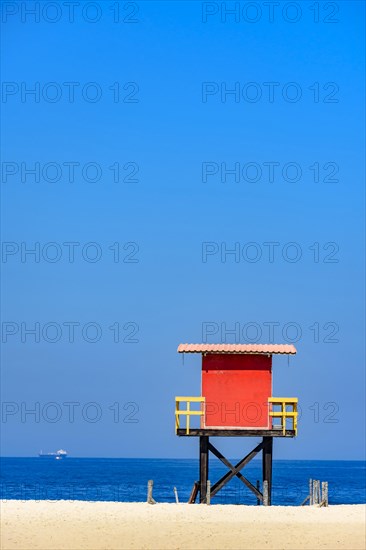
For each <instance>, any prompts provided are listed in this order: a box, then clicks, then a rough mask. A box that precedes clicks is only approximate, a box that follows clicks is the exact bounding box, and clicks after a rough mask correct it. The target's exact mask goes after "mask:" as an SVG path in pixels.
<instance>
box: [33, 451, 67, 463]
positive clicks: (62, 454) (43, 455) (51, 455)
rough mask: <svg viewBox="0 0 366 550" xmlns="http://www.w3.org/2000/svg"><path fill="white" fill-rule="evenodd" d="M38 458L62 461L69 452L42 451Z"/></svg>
mask: <svg viewBox="0 0 366 550" xmlns="http://www.w3.org/2000/svg"><path fill="white" fill-rule="evenodd" d="M38 456H39V457H40V458H54V459H55V460H61V459H62V458H66V457H67V451H64V450H63V449H59V450H58V451H56V452H55V453H44V452H43V451H40V452H39V453H38Z"/></svg>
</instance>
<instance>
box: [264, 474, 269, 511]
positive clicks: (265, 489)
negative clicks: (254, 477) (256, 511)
mask: <svg viewBox="0 0 366 550" xmlns="http://www.w3.org/2000/svg"><path fill="white" fill-rule="evenodd" d="M269 504H270V502H269V490H268V481H267V480H266V479H265V480H264V481H263V506H269Z"/></svg>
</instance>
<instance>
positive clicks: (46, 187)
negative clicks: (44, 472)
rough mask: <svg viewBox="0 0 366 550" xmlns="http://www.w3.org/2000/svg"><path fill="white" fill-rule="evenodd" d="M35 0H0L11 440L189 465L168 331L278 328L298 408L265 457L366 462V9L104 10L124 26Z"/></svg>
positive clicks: (197, 335)
mask: <svg viewBox="0 0 366 550" xmlns="http://www.w3.org/2000/svg"><path fill="white" fill-rule="evenodd" d="M5 4H6V5H7V7H6V8H5V7H4V5H5ZM30 4H32V5H33V4H35V3H34V2H33V3H32V2H31V3H28V4H27V7H29V5H30ZM46 4H50V3H47V2H41V3H40V5H41V6H43V11H40V13H39V16H38V15H36V16H32V15H30V14H27V13H26V12H25V11H24V10H25V8H24V3H23V2H18V3H17V2H7V3H3V6H2V9H3V25H2V26H3V38H2V40H3V44H2V45H3V48H2V51H3V59H2V80H3V89H2V92H3V94H2V112H3V117H2V118H3V125H2V132H3V138H4V136H6V141H4V140H3V147H2V161H3V165H2V170H3V171H2V197H3V201H2V208H3V210H2V214H3V216H2V218H3V225H2V235H3V237H2V238H3V242H4V243H3V254H2V262H3V263H2V268H3V274H4V275H3V315H2V317H3V324H2V329H3V346H2V347H3V361H2V364H3V368H2V382H3V385H2V388H3V389H2V399H3V411H2V412H3V415H2V427H3V430H2V442H1V443H2V445H1V446H2V449H1V451H2V454H3V455H8V456H18V455H19V456H33V455H34V454H35V453H37V452H38V450H39V449H45V450H46V449H49V450H52V449H56V448H59V447H63V448H66V449H68V451H69V452H70V454H71V455H73V456H111V457H113V456H115V457H119V456H121V457H123V456H125V457H133V456H154V457H184V456H187V457H194V456H197V448H196V447H197V441H195V440H194V441H188V440H180V439H178V438H176V437H175V435H174V418H173V409H174V396H175V395H198V394H199V391H200V372H199V371H200V358H199V357H198V356H197V357H196V356H193V357H186V359H185V363H184V365H182V358H181V357H180V356H178V354H177V353H176V347H177V345H178V344H179V343H180V342H200V341H202V339H203V337H204V336H205V334H203V331H204V330H205V328H204V327H205V326H206V325H205V323H212V326H213V327H215V331H216V333H215V334H214V335H212V336H210V337H209V338H208V341H210V342H219V341H225V340H226V341H227V342H230V341H234V340H233V336H231V337H230V336H229V335H226V334H225V327H226V329H230V328H232V327H234V326H236V329H237V331H239V335H236V337H237V338H238V339H239V340H240V341H241V342H245V341H248V339H249V340H250V339H252V341H259V342H268V341H269V337H270V334H269V332H268V330H269V328H268V326H269V323H275V325H272V326H273V327H274V328H273V330H274V335H273V337H274V340H273V341H275V342H276V343H290V342H291V341H293V340H298V341H296V342H295V345H296V347H297V349H298V355H297V356H296V357H294V358H291V360H290V363H289V365H288V363H287V359H285V358H275V359H274V395H278V396H282V395H294V396H298V397H299V400H300V404H301V407H302V417H301V419H300V424H299V436H298V438H297V439H296V440H294V441H279V442H278V444H277V445H276V449H275V453H276V454H275V457H277V458H309V459H311V458H314V459H316V458H318V459H332V458H334V459H337V458H339V459H341V458H353V459H360V458H363V457H364V448H363V447H362V441H361V434H362V433H363V431H362V430H364V416H365V415H364V413H365V411H364V387H365V379H364V305H363V304H364V286H363V280H364V240H363V229H364V146H365V143H364V115H365V113H364V93H365V90H364V74H365V71H364V32H365V31H364V24H363V21H364V15H365V14H364V4H363V2H352V1H347V2H337V3H335V6H336V8H338V10H335V13H331V9H330V7H329V3H328V4H327V3H326V2H320V3H319V13H318V14H317V13H315V12H314V8H311V7H312V6H314V3H313V2H301V3H299V2H298V3H295V8H294V10H295V9H296V10H297V11H296V13H295V11H291V10H290V11H288V12H287V11H284V10H286V8H285V5H286V3H280V5H279V7H276V11H275V12H274V17H273V21H272V22H271V21H270V20H269V19H270V17H269V14H268V13H267V8H266V5H265V3H263V2H255V3H254V4H255V6H256V9H257V8H258V11H257V12H256V13H257V15H256V14H255V13H254V11H253V12H252V11H246V10H247V9H248V7H247V4H248V3H247V2H240V3H238V5H239V8H240V12H239V14H237V16H236V19H237V20H236V21H235V16H233V15H232V16H230V15H227V17H226V21H225V17H224V15H225V14H224V12H223V13H221V12H220V5H221V3H216V2H211V3H201V2H195V1H188V2H138V3H133V2H132V3H126V2H119V3H114V4H113V5H114V6H115V7H114V9H116V5H117V4H118V6H119V10H120V12H119V22H114V20H113V17H116V12H113V11H112V10H111V6H112V3H109V2H103V3H102V2H99V3H95V4H96V6H97V8H95V7H94V8H93V6H92V7H90V6H89V7H88V4H90V3H88V2H84V3H83V2H81V3H80V5H79V6H78V7H77V8H75V14H74V22H71V21H70V16H69V14H68V12H67V8H66V6H65V5H64V3H62V2H60V3H59V6H60V8H59V10H58V12H57V13H56V12H55V11H52V10H53V9H54V8H52V6H51V7H48V8H47V9H45V8H44V6H45V5H46ZM233 4H234V3H230V2H228V3H226V7H227V8H230V7H232V5H233ZM224 5H225V3H223V6H224ZM296 6H297V7H296ZM39 9H40V8H39ZM253 9H254V8H253ZM332 9H333V8H332ZM4 10H6V11H4ZM48 10H49V11H48ZM93 10H94V11H93ZM95 10H97V11H95ZM210 10H212V11H213V12H216V10H218V11H217V13H213V14H212V15H209V12H210ZM277 10H278V11H277ZM13 12H14V13H13ZM205 14H206V15H207V17H205ZM37 17H38V19H37ZM94 17H95V18H99V20H98V21H96V22H94V23H92V22H91V21H90V19H93V18H94ZM256 17H257V18H258V21H257V22H249V21H248V19H255V18H256ZM317 17H318V18H319V22H316V21H314V19H316V18H317ZM52 18H55V19H57V18H59V21H55V22H53V23H52V22H51V21H50V20H51V19H52ZM36 19H37V20H36ZM131 19H134V20H135V19H136V22H130V20H131ZM205 19H207V20H206V21H205ZM290 19H298V20H297V21H296V22H291V21H290ZM331 20H332V21H333V20H334V21H333V22H330V21H331ZM65 83H73V84H65ZM90 83H92V84H90ZM270 83H272V84H270ZM32 88H33V89H35V90H36V95H34V94H33V95H32V94H27V93H26V91H27V90H30V89H32ZM71 89H72V90H73V91H74V96H73V99H72V96H71V95H69V94H71V92H70V90H71ZM117 89H118V90H119V96H118V98H117V95H116V94H117ZM233 89H234V90H236V92H235V94H227V95H225V91H230V90H233ZM270 89H272V90H273V93H274V95H273V97H272V96H270V95H269V90H270ZM207 91H211V93H210V94H209V95H207ZM37 94H38V95H37ZM255 94H258V100H256V101H255V100H254V99H255V98H256V95H255ZM98 96H100V97H98ZM253 98H254V99H253ZM294 98H295V99H298V100H297V101H295V100H294ZM95 99H96V100H95ZM37 163H38V164H37ZM70 163H71V164H70ZM207 163H209V164H207ZM268 163H271V164H270V165H271V166H272V167H273V170H274V178H273V181H270V178H269V164H268ZM273 163H274V164H273ZM117 165H118V166H119V174H118V175H116V166H117ZM71 166H72V167H73V169H74V177H71V175H70V174H71V172H70V170H71V168H70V167H71ZM110 167H114V168H110ZM31 168H33V169H35V170H36V175H34V174H33V175H32V174H31V173H29V172H27V169H31ZM234 168H235V169H236V171H237V172H236V177H235V175H232V174H231V175H230V173H225V169H226V170H230V169H231V170H232V169H234ZM207 170H209V174H210V175H207V177H203V175H205V174H207ZM211 172H213V173H212V174H211ZM115 178H116V179H117V180H118V181H114V179H115ZM53 180H54V181H53ZM93 180H95V181H93ZM126 180H127V181H126ZM130 180H132V181H130ZM256 180H257V181H256ZM22 243H23V244H22ZM65 243H69V244H65ZM70 243H73V244H70ZM90 243H92V244H90ZM93 243H94V244H93ZM116 243H117V244H116ZM205 243H211V244H210V245H207V244H205ZM212 243H213V244H212ZM235 243H237V244H235ZM250 243H251V244H250ZM265 243H275V244H272V246H273V247H274V248H273V250H274V256H273V257H270V255H269V245H268V244H265ZM289 243H294V244H289ZM30 249H35V250H36V253H35V254H33V255H32V254H26V250H30ZM231 249H235V250H236V255H233V254H231V255H230V254H226V255H225V250H226V251H228V250H231ZM70 250H73V254H74V256H73V261H72V255H71V252H70ZM207 250H209V251H213V253H212V254H210V255H208V256H204V255H203V253H205V252H207ZM117 251H118V255H117ZM256 256H257V258H258V261H253V258H256ZM294 258H295V259H297V261H293V260H294ZM94 259H95V261H94ZM203 259H205V260H206V261H203ZM37 323H38V324H37ZM71 326H73V327H74V329H73V330H74V335H73V336H72V335H71V328H70V327H71ZM32 327H33V328H35V330H36V335H34V334H33V335H32V334H29V333H27V329H31V328H32ZM110 327H112V328H110ZM117 327H118V329H119V335H118V338H117V335H116V330H117ZM311 327H312V328H311ZM37 340H39V341H37ZM52 340H55V341H54V342H52ZM93 340H95V341H94V342H93ZM115 340H119V341H117V342H116V341H115ZM126 340H129V341H126ZM130 340H137V341H130ZM65 403H66V404H65ZM67 403H68V405H67ZM70 403H74V405H70ZM91 403H92V405H90V404H91ZM93 403H94V404H96V405H93ZM116 403H117V404H118V405H116ZM71 407H74V422H70V408H71ZM32 408H33V409H35V410H36V411H39V417H38V416H37V415H38V412H37V413H36V414H35V415H32V414H26V411H27V410H28V409H29V410H30V409H32ZM117 410H118V411H119V415H118V418H117V417H116V415H117V413H116V411H117ZM94 414H95V415H96V416H97V417H99V416H100V419H99V420H98V421H97V422H92V421H91V419H93V418H94ZM58 417H59V418H58ZM52 419H56V420H57V421H54V422H53V421H52ZM134 420H137V422H134ZM249 444H250V442H245V441H235V440H225V441H223V442H220V448H222V449H223V450H226V451H227V452H228V453H231V455H235V454H236V453H237V454H240V452H241V451H240V449H241V446H242V445H249Z"/></svg>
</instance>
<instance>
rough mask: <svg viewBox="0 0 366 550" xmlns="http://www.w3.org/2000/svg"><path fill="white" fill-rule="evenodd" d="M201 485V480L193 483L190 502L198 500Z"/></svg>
mask: <svg viewBox="0 0 366 550" xmlns="http://www.w3.org/2000/svg"><path fill="white" fill-rule="evenodd" d="M199 486H200V483H199V481H195V482H194V484H193V488H192V491H191V494H190V497H189V500H188V504H194V503H195V502H196V498H197V493H198V490H199Z"/></svg>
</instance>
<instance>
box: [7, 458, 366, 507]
mask: <svg viewBox="0 0 366 550" xmlns="http://www.w3.org/2000/svg"><path fill="white" fill-rule="evenodd" d="M233 462H234V463H235V460H233ZM0 466H1V477H0V485H1V499H2V500H8V499H17V500H30V499H32V500H59V499H63V500H88V501H97V500H104V501H120V502H144V501H146V494H147V482H148V480H149V479H152V480H153V481H154V492H153V496H154V498H155V500H156V501H157V502H175V496H174V487H176V488H177V491H178V496H179V500H180V502H187V500H188V498H189V495H190V492H191V489H192V486H193V483H194V481H195V480H197V479H198V461H197V460H194V459H192V460H191V459H170V460H166V459H141V458H138V459H127V458H116V459H113V458H71V457H68V458H66V459H63V460H54V459H47V458H38V457H37V458H1V459H0ZM226 471H227V469H226V468H225V466H223V465H222V464H221V462H219V461H218V460H216V459H212V460H211V459H210V469H209V479H210V480H211V483H212V484H213V483H214V482H215V481H217V480H218V479H219V478H220V477H221V476H222V475H223V474H224V473H225V472H226ZM261 471H262V470H261V462H260V461H259V460H254V461H252V462H251V463H250V464H249V465H248V466H246V467H245V468H244V470H243V471H242V473H243V475H245V476H246V477H247V478H248V479H249V480H250V481H251V482H252V483H253V484H254V485H255V484H256V481H257V480H260V479H261ZM365 476H366V462H365V461H316V460H315V461H310V460H274V462H273V495H272V502H273V504H277V505H288V506H290V505H299V504H300V503H301V502H302V501H303V500H304V499H305V497H306V496H307V494H308V481H309V478H313V479H319V480H321V481H328V483H329V502H330V504H360V503H365V502H366V488H365ZM215 503H217V504H253V505H256V497H255V496H254V495H253V494H252V493H251V492H250V491H249V489H247V487H246V486H245V485H244V484H243V483H242V482H241V481H240V480H239V479H237V478H235V479H233V480H231V481H230V482H229V483H228V485H226V486H225V487H224V489H223V490H222V491H220V492H219V493H218V494H217V495H216V496H215V497H214V498H213V500H212V504H215Z"/></svg>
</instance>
